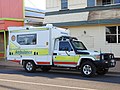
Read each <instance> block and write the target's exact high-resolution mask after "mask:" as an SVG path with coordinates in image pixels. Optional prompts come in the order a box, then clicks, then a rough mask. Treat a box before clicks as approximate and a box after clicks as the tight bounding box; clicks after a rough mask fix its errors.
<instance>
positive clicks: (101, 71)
mask: <svg viewBox="0 0 120 90" xmlns="http://www.w3.org/2000/svg"><path fill="white" fill-rule="evenodd" d="M108 70H109V69H105V68H104V69H100V70H97V72H96V73H97V74H98V75H105V74H106V73H107V72H108Z"/></svg>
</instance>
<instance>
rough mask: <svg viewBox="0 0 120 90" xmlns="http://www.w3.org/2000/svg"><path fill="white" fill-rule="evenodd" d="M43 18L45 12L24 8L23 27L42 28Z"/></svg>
mask: <svg viewBox="0 0 120 90" xmlns="http://www.w3.org/2000/svg"><path fill="white" fill-rule="evenodd" d="M44 17H45V10H40V9H37V8H31V7H25V19H24V24H25V26H42V25H43V21H44Z"/></svg>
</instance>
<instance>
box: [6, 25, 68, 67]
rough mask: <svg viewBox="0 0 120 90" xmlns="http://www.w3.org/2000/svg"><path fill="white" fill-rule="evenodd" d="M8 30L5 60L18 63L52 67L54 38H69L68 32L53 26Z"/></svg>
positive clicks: (10, 28)
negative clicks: (28, 61) (23, 61)
mask: <svg viewBox="0 0 120 90" xmlns="http://www.w3.org/2000/svg"><path fill="white" fill-rule="evenodd" d="M8 30H9V42H8V46H7V60H12V61H15V62H20V63H21V62H22V60H33V61H34V62H35V63H36V64H40V65H42V64H43V65H52V52H53V46H54V40H55V38H57V37H60V36H69V31H67V30H66V29H62V28H57V27H53V26H44V27H9V28H8ZM13 36H14V37H13ZM34 38H35V39H34ZM12 39H13V40H12ZM29 39H30V40H29ZM32 39H33V40H35V42H33V40H32ZM29 42H32V44H31V43H29ZM25 43H26V44H25ZM34 43H35V44H34ZM29 44H30V45H29Z"/></svg>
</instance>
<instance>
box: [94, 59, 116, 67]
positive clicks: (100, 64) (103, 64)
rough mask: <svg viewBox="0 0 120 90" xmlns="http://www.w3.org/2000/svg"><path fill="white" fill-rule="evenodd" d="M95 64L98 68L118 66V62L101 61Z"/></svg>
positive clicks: (112, 60)
mask: <svg viewBox="0 0 120 90" xmlns="http://www.w3.org/2000/svg"><path fill="white" fill-rule="evenodd" d="M94 64H95V66H96V67H97V68H111V67H115V66H116V60H114V59H111V60H99V61H94Z"/></svg>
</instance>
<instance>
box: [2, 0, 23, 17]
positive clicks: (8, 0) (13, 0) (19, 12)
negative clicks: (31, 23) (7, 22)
mask: <svg viewBox="0 0 120 90" xmlns="http://www.w3.org/2000/svg"><path fill="white" fill-rule="evenodd" d="M23 8H24V7H23V0H0V18H17V19H23V17H24V16H23V13H24V12H23Z"/></svg>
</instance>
